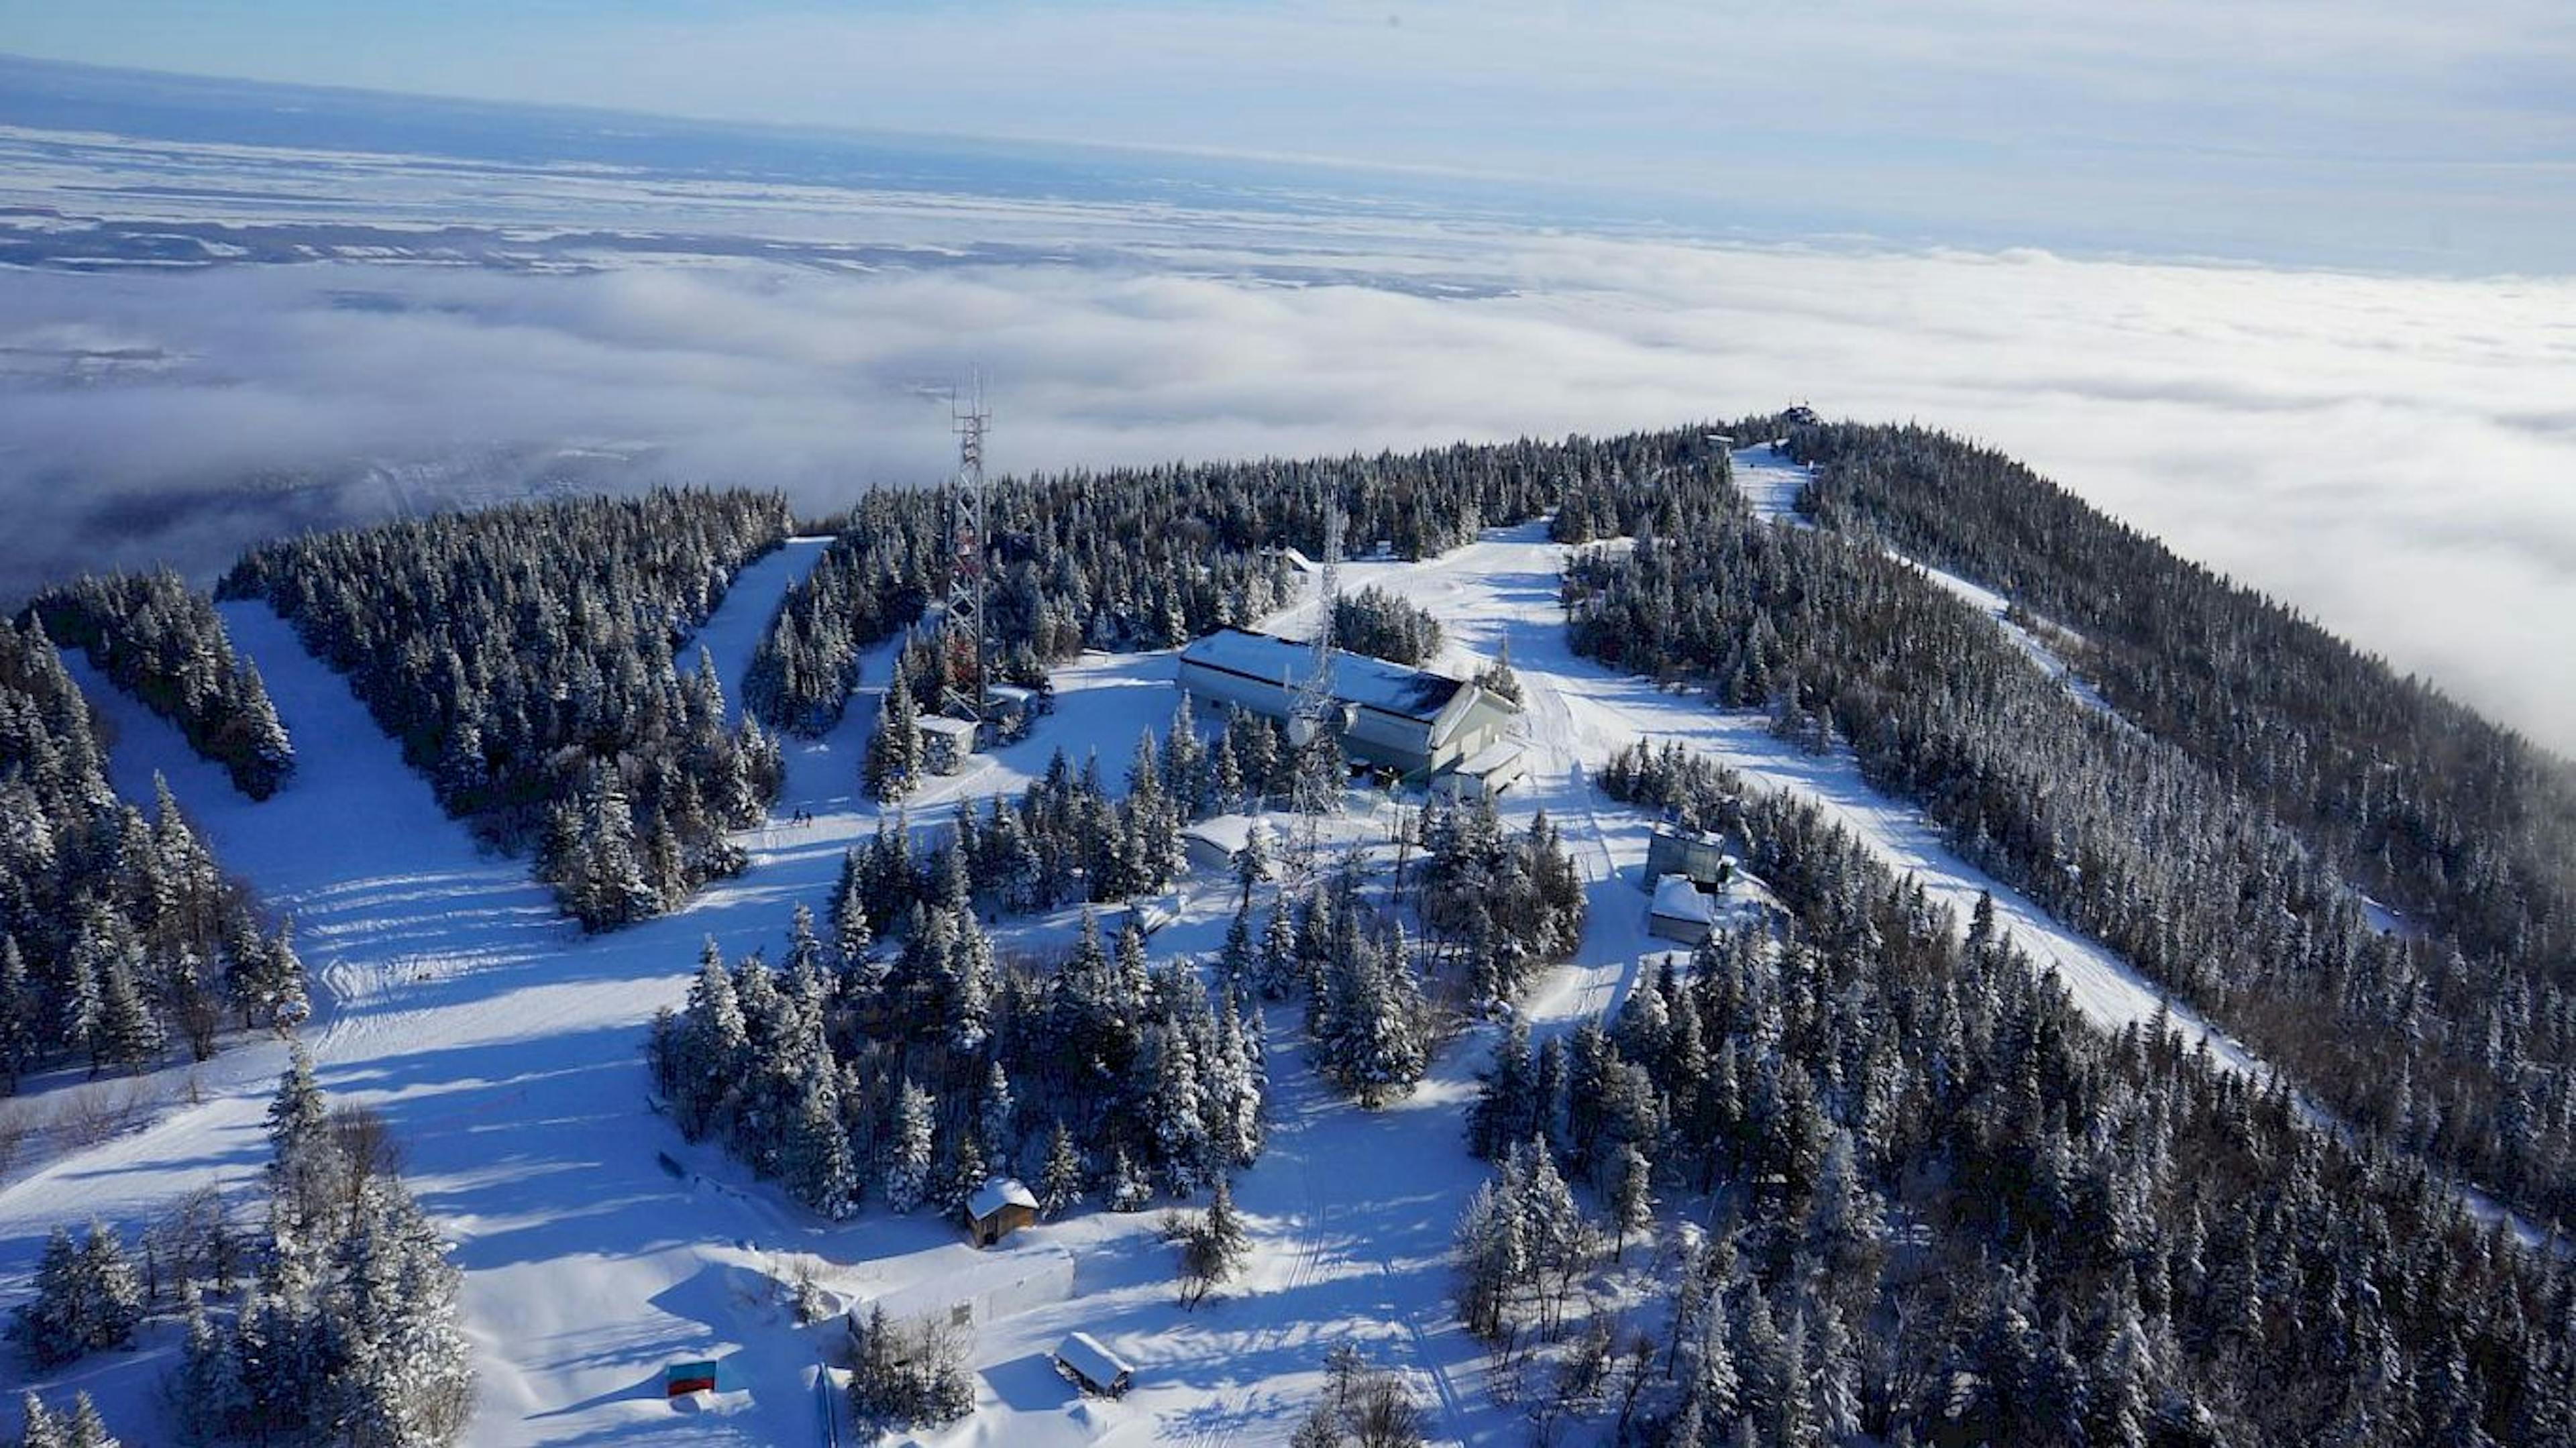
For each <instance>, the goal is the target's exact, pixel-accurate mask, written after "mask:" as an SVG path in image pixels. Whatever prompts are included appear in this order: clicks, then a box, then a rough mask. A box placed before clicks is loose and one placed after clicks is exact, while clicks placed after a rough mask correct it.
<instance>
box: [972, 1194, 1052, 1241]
mask: <svg viewBox="0 0 2576 1448" xmlns="http://www.w3.org/2000/svg"><path fill="white" fill-rule="evenodd" d="M1037 1219H1038V1199H1037V1194H1036V1193H1034V1192H1032V1191H1030V1190H1029V1189H1028V1188H1027V1187H1026V1186H1023V1185H1021V1183H1020V1181H1019V1179H1018V1178H1016V1177H994V1178H993V1179H992V1180H990V1181H987V1182H985V1183H984V1184H983V1185H982V1186H980V1187H977V1188H976V1189H975V1194H974V1195H973V1196H971V1197H968V1198H967V1199H966V1236H967V1239H968V1240H969V1241H972V1242H973V1243H974V1244H975V1245H976V1246H978V1247H990V1246H992V1245H993V1244H994V1243H996V1242H998V1241H1000V1240H1002V1239H1003V1238H1004V1237H1007V1236H1009V1235H1011V1234H1012V1233H1013V1232H1016V1231H1018V1230H1019V1229H1021V1228H1022V1227H1025V1226H1028V1225H1030V1224H1031V1223H1033V1222H1035V1221H1036V1220H1037Z"/></svg>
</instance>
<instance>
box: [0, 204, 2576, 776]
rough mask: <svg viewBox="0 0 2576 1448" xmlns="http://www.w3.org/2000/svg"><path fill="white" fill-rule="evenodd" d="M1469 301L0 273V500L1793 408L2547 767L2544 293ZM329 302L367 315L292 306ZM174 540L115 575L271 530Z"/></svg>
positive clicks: (1079, 278)
mask: <svg viewBox="0 0 2576 1448" xmlns="http://www.w3.org/2000/svg"><path fill="white" fill-rule="evenodd" d="M1491 270H1492V273H1493V275H1494V276H1495V277H1496V278H1497V279H1509V280H1511V281H1513V282H1515V283H1516V284H1517V285H1518V286H1519V288H1520V289H1519V290H1518V291H1517V292H1516V293H1514V294H1510V295H1503V296H1495V297H1486V298H1479V299H1456V300H1432V299H1426V298H1423V297H1419V296H1414V295H1409V294H1406V293H1403V292H1398V291H1392V290H1379V289H1374V288H1370V287H1364V286H1326V287H1310V288H1302V289H1299V288H1285V287H1263V286H1254V285H1248V284H1243V283H1239V282H1233V281H1226V280H1218V279H1208V278H1197V277H1181V276H1172V275H1139V274H1108V273H1103V272H1100V271H1096V270H1084V269H1077V268H1072V267H1063V268H1021V269H1012V270H989V269H986V270H976V269H967V270H955V271H933V272H914V273H894V274H886V275H880V276H875V277H857V278H848V277H834V276H828V275H822V274H818V273H815V272H810V271H802V270H791V269H785V268H779V269H766V268H757V267H734V268H721V269H714V268H711V269H697V270H688V269H642V270H626V271H613V272H608V273H604V274H599V275H592V276H577V277H523V276H502V275H494V274H486V273H477V272H437V271H399V270H394V269H350V268H276V269H259V268H242V269H218V270H213V271H207V272H202V273H196V274H190V275H180V276H116V277H84V276H70V275H57V274H39V273H16V274H5V275H0V355H8V356H11V357H13V358H14V359H16V360H15V361H14V363H13V366H14V368H15V370H16V371H17V373H18V375H19V376H20V377H21V378H22V379H23V377H24V376H25V375H26V373H27V371H28V370H29V369H30V368H38V367H43V366H50V365H56V364H57V362H58V359H60V358H62V357H64V356H66V355H68V354H72V353H78V354H80V355H83V356H88V357H92V358H95V357H97V356H99V355H101V354H102V353H105V352H112V353H114V354H115V355H116V356H117V357H120V358H123V359H125V360H124V361H123V362H122V363H120V364H118V365H115V366H103V367H102V368H101V369H94V370H97V372H98V375H100V376H101V377H103V379H104V380H97V381H93V382H90V383H87V384H84V385H78V386H73V385H56V384H46V385H35V384H31V383H28V382H25V381H23V380H22V381H19V382H15V383H11V384H8V385H6V386H0V437H6V438H7V439H9V443H8V446H7V450H6V451H5V452H0V487H5V488H6V490H7V501H8V503H9V505H10V506H11V507H12V508H13V509H14V510H18V511H19V512H20V514H21V516H26V517H30V518H33V519H39V520H44V526H38V527H36V528H34V529H33V530H32V531H22V532H21V534H20V536H21V538H22V539H23V538H26V537H30V536H32V537H35V538H38V539H44V540H47V541H50V542H53V543H56V544H59V545H61V546H58V547H55V548H54V549H52V550H51V558H52V560H53V561H57V562H58V561H59V559H60V558H61V557H63V556H71V555H79V556H92V555H96V554H98V553H99V552H100V551H101V550H112V549H113V548H114V547H115V546H116V542H117V540H115V539H112V538H110V539H100V538H95V537H91V536H87V535H83V536H81V537H78V538H75V537H74V532H75V530H78V529H83V528H92V527H96V526H98V523H97V520H98V518H99V517H100V516H101V514H102V509H103V506H104V514H105V516H106V517H108V518H110V519H111V520H113V519H121V518H127V517H131V516H135V515H136V514H137V513H138V512H140V513H145V514H150V515H152V516H154V517H158V516H160V515H161V514H163V513H166V512H167V511H169V509H170V508H171V506H172V505H171V503H170V499H171V497H172V495H173V494H174V493H178V494H183V495H185V494H189V493H191V491H192V490H193V494H194V496H197V497H200V498H204V497H214V498H217V499H220V500H221V506H222V507H223V508H231V507H234V506H236V504H237V503H238V500H239V497H240V495H239V494H238V493H235V492H230V491H224V490H221V489H218V488H217V487H216V485H218V484H224V485H229V484H230V483H231V482H232V481H233V480H234V479H236V478H237V477H238V476H239V475H241V474H242V473H244V472H254V471H260V470H281V471H283V470H298V469H312V468H328V467H332V466H335V465H337V464H340V463H341V462H343V461H345V459H347V458H349V457H351V456H362V457H369V458H376V459H401V458H416V457H426V456H433V455H454V454H457V453H460V452H462V453H467V454H474V455H477V456H482V457H485V458H486V460H487V462H486V465H487V466H490V467H493V468H497V469H499V470H500V471H502V472H505V473H512V470H513V469H519V468H522V467H523V466H524V464H523V463H522V462H520V461H519V460H518V457H517V454H511V455H510V456H509V457H508V458H506V459H504V460H502V461H499V462H492V461H490V460H489V459H490V454H489V453H488V451H487V450H488V448H489V447H490V446H491V445H493V444H523V445H527V446H529V447H543V446H548V445H554V444H560V443H564V442H576V443H582V444H589V445H601V444H604V445H608V446H611V447H616V448H624V449H629V450H649V451H648V455H649V457H650V458H651V462H650V464H649V466H648V467H647V468H646V469H645V471H647V472H649V473H651V474H652V475H654V476H658V477H677V478H695V479H704V480H711V481H743V482H753V483H763V484H772V483H774V484H777V485H781V486H786V487H788V488H790V489H791V490H793V491H794V492H795V493H796V495H797V496H798V497H799V499H800V500H801V501H803V502H804V503H806V504H807V505H808V506H811V507H813V508H816V509H822V508H826V507H829V506H832V505H834V504H836V503H837V502H839V501H842V500H845V499H846V498H847V497H848V496H849V495H850V494H851V493H852V492H853V491H854V490H855V489H857V488H858V487H860V486H863V485H865V484H869V483H875V482H897V483H901V482H914V481H921V480H926V479H929V478H932V477H935V476H937V475H938V474H939V473H940V472H941V471H942V470H943V469H944V467H945V466H946V459H947V450H948V447H949V439H948V435H947V428H946V416H945V413H944V411H943V410H942V409H941V408H939V407H938V406H936V405H935V404H933V403H930V402H927V401H924V400H922V399H921V398H920V397H919V395H918V394H917V392H916V391H915V390H914V389H915V387H916V384H918V383H920V382H922V381H925V380H937V379H941V378H946V377H952V376H955V375H957V374H958V373H959V372H961V371H962V370H963V369H964V367H965V366H966V365H967V364H968V363H969V362H980V363H981V364H982V365H984V366H985V367H986V368H987V369H988V370H989V371H990V372H991V373H992V376H993V384H992V390H993V397H994V401H995V404H996V409H997V412H998V418H997V426H996V432H995V436H994V454H995V457H996V460H997V461H998V462H999V463H1000V464H1001V465H1003V466H1005V467H1008V468H1014V469H1019V468H1040V467H1043V468H1054V467H1062V466H1070V465H1079V464H1090V465H1098V464H1107V463H1117V462H1144V461H1154V460H1160V459H1164V458H1169V457H1176V456H1199V457H1206V456H1239V455H1246V454H1263V453H1269V454H1303V453H1316V452H1339V451H1344V450H1348V449H1354V448H1376V447H1381V446H1405V445H1416V444H1429V443H1438V442H1445V441H1448V440H1452V439H1455V438H1459V437H1486V438H1491V437H1508V436H1515V435H1522V434H1555V433H1562V432H1565V431H1571V430H1586V431H1596V432H1597V431H1607V430H1612V429H1618V428H1626V427H1634V426H1649V425H1661V424H1666V423H1670V422H1674V421H1678V420H1684V419H1690V418H1696V417H1703V416H1724V415H1728V414H1731V413H1735V412H1740V411H1743V410H1747V409H1751V408H1754V407H1761V406H1769V405H1773V404H1776V403H1778V402H1781V401H1783V400H1786V399H1789V398H1792V397H1807V398H1810V399H1812V400H1813V401H1814V402H1815V403H1816V404H1817V405H1818V406H1819V407H1821V408H1823V409H1825V410H1826V411H1828V412H1830V413H1836V414H1849V415H1852V416H1857V417H1862V418H1872V419H1875V418H1913V419H1917V420H1920V421H1923V422H1926V423H1930V424H1933V425H1938V426H1942V427H1947V428H1950V429H1953V430H1956V431H1960V432H1964V433H1967V434H1970V435H1973V436H1976V437H1978V438H1980V439H1982V440H1985V441H1988V442H1991V443H1993V444H1995V445H1997V446H1999V447H2001V448H2003V449H2004V450H2006V451H2007V452H2010V453H2013V454H2015V455H2017V456H2020V457H2023V458H2025V459H2027V460H2029V461H2031V462H2032V463H2034V464H2035V465H2037V466H2039V467H2040V468H2041V469H2042V470H2043V471H2046V472H2048V473H2050V474H2051V475H2053V476H2055V477H2057V478H2058V479H2060V480H2061V481H2063V482H2064V483H2066V484H2067V485H2068V486H2070V487H2073V488H2074V489H2076V490H2077V491H2078V492H2080V493H2082V494H2084V495H2085V496H2087V497H2089V498H2092V499H2093V500H2095V501H2097V502H2099V503H2101V504H2102V505H2104V506H2106V507H2108V508H2110V509H2112V510H2113V511H2115V512H2117V513H2120V514H2121V515H2123V516H2125V517H2127V518H2129V519H2131V520H2132V521H2134V522H2136V523H2138V524H2139V525H2140V526H2142V527H2144V528H2147V529H2148V530H2150V531H2153V532H2155V533H2158V534H2159V535H2162V536H2164V537H2166V538H2168V539H2169V540H2170V541H2172V542H2173V543H2174V544H2175V545H2176V546H2177V547H2178V548H2180V549H2181V550H2182V551H2183V552H2185V553H2187V554H2190V555H2192V556H2195V557H2199V558H2202V559H2204V560H2207V561H2209V562H2211V563H2213V564H2216V565H2217V566H2219V567H2221V568H2224V569H2226V570H2228V571H2229V572H2231V573H2234V574H2236V575H2238V576H2239V577H2242V578H2245V579H2248V580H2251V581H2253V582H2255V583H2256V584H2258V585H2259V586H2261V587H2263V588H2265V589H2267V590H2268V591H2271V592H2273V593H2275V594H2276V595H2278V596H2281V597H2283V598H2285V599H2288V600H2290V601H2291V602H2293V603H2295V604H2297V605H2298V606H2300V607H2302V608H2304V609H2306V610H2308V611H2310V612H2311V613H2313V614H2314V615H2316V616H2318V617H2320V618H2321V619H2323V620H2324V621H2325V622H2327V623H2328V624H2329V625H2331V626H2333V627H2335V628H2336V629H2338V630H2339V631H2341V632H2344V633H2346V634H2348V635H2350V636H2353V637H2355V638H2357V639H2359V640H2361V641H2362V642H2364V643H2365V644H2366V645H2368V646H2370V647H2372V648H2375V649H2378V650H2381V651H2383V652H2385V653H2387V654H2388V655H2389V656H2390V657H2392V658H2393V659H2394V660H2395V661H2397V662H2398V663H2399V664H2400V665H2401V666H2403V667H2407V668H2414V669H2421V670H2424V671H2426V672H2428V673H2429V674H2431V675H2432V676H2433V677H2435V678H2436V679H2438V680H2440V681H2442V682H2443V683H2445V684H2446V685H2448V686H2450V687H2452V688H2453V689H2455V690H2456V691H2458V692H2460V693H2462V694H2464V695H2465V696H2467V697H2469V698H2471V699H2473V700H2475V701H2477V702H2479V703H2481V704H2483V705H2485V706H2487V707H2490V708H2491V709H2493V710H2495V711H2497V712H2498V713H2499V714H2501V715H2502V716H2503V717H2505V718H2506V719H2508V720H2510V721H2512V722H2514V723H2517V724H2519V725H2521V726H2523V727H2524V728H2526V729H2528V730H2530V731H2531V732H2533V733H2534V734H2535V735H2537V736H2538V737H2541V738H2543V739H2544V740H2546V741H2548V742H2551V743H2553V744H2555V745H2556V746H2558V747H2560V748H2561V749H2576V710H2571V709H2570V708H2569V705H2570V704H2572V703H2576V416H2571V414H2570V412H2569V410H2568V407H2567V403H2566V397H2565V388H2564V380H2565V378H2566V377H2567V376H2569V375H2571V369H2570V363H2571V361H2576V329H2571V328H2570V327H2569V326H2568V325H2567V324H2566V323H2564V322H2563V321H2559V320H2555V319H2560V318H2565V317H2569V316H2576V284H2568V283H2558V282H2531V281H2522V282H2446V281H2422V280H2401V279H2386V278H2372V277H2360V276H2350V275H2341V274H2333V273H2283V272H2272V271H2258V270H2252V269H2243V268H2205V267H2184V266H2150V265H2134V264H2118V263H2108V262H2071V261H2065V260H2061V259H2057V258H2054V257H2051V256H2048V255H2046V254H2044V253H2016V254H2010V255H1968V254H1945V255H1876V256H1854V255H1838V254H1827V253H1816V252H1801V251H1790V250H1780V251H1757V250H1725V249H1714V248H1688V247H1679V246H1660V245H1632V244H1616V243H1609V242H1596V241H1582V240H1570V239H1569V240H1528V241H1522V242H1517V243H1508V244H1502V245H1501V248H1500V250H1498V252H1497V254H1496V255H1495V257H1494V259H1493V264H1492V268H1491ZM361 286H363V287H365V288H367V289H370V290H372V291H375V292H380V293H387V294H391V295H393V296H396V297H399V298H401V299H402V300H403V302H404V303H405V306H404V307H403V308H402V309H400V310H383V309H372V310H355V309H349V308H346V307H340V306H334V305H333V304H332V299H333V297H334V296H335V295H342V296H344V295H345V294H346V293H347V292H348V291H349V290H350V289H351V288H353V287H361ZM7 349H16V350H14V351H9V350H7ZM512 475H513V476H515V473H512ZM65 478H77V479H79V480H80V490H70V489H66V488H65V487H63V486H62V484H61V480H63V479H65ZM370 488H373V490H372V491H371V490H370ZM384 496H385V495H384V493H383V491H382V489H381V487H380V486H377V485H368V487H360V488H357V489H356V490H354V491H352V490H349V489H341V490H338V491H336V492H331V493H329V494H327V495H325V496H323V497H322V498H321V499H320V500H318V501H316V500H314V499H312V498H307V499H306V505H307V507H306V511H313V510H358V511H365V510H368V509H370V508H381V507H382V506H383V505H384V502H383V500H384ZM187 517H188V519H189V521H188V522H187V524H186V525H185V528H184V532H183V534H181V535H179V536H174V535H173V534H171V533H169V532H166V531H165V532H147V533H144V534H142V535H140V536H138V537H137V538H136V539H133V540H129V542H130V546H129V548H128V552H129V554H131V553H136V552H143V553H148V552H154V551H168V550H170V549H172V548H173V547H175V546H177V545H178V544H179V543H181V542H183V541H185V540H187V539H200V540H204V539H221V540H223V541H224V542H225V544H226V546H230V544H231V543H233V542H237V541H238V539H237V538H235V537H233V536H231V535H232V534H234V533H238V532H239V531H242V530H245V529H248V528H252V527H264V526H270V525H271V519H270V517H269V515H268V514H266V513H264V512H263V513H259V514H256V515H254V516H252V517H251V518H249V519H247V520H245V519H227V518H226V517H225V516H224V514H222V513H221V512H214V513H205V512H195V513H189V514H188V515H187ZM138 526H139V525H138ZM48 528H50V529H51V533H50V535H49V534H48ZM21 551H22V552H23V551H25V545H24V544H22V545H21ZM200 551H201V552H202V549H200ZM199 561H201V562H202V561H205V560H203V559H202V558H201V559H200V560H199Z"/></svg>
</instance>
